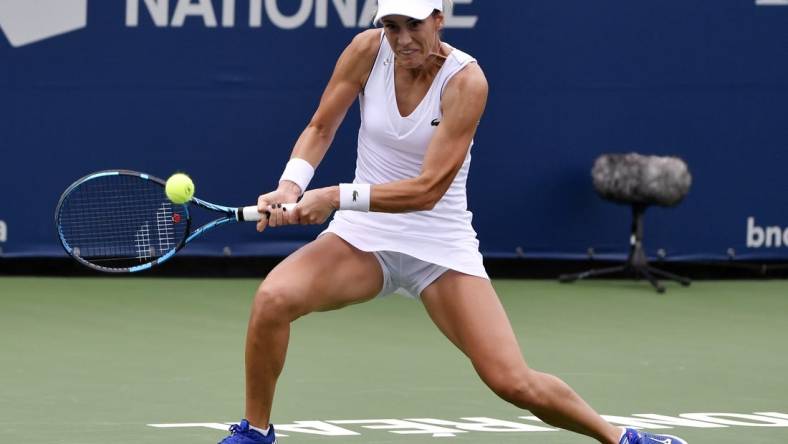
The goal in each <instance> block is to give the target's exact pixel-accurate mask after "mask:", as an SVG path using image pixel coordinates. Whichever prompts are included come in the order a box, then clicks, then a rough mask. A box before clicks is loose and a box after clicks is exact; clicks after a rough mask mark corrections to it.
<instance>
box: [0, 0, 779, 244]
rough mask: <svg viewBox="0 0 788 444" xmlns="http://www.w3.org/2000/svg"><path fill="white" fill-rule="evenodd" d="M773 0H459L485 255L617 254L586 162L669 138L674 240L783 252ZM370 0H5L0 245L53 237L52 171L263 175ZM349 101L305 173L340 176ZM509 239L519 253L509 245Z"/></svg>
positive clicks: (280, 157)
mask: <svg viewBox="0 0 788 444" xmlns="http://www.w3.org/2000/svg"><path fill="white" fill-rule="evenodd" d="M787 3H788V1H784V0H771V1H769V0H759V1H756V0H695V1H689V2H688V1H685V0H663V1H630V0H599V1H594V2H589V1H585V0H569V1H561V2H557V1H554V0H516V1H515V0H458V1H457V2H456V5H455V7H454V11H453V14H452V18H451V19H450V28H449V29H447V30H446V32H445V36H444V38H445V40H446V41H448V42H449V43H451V44H452V45H454V46H456V47H458V48H461V49H463V50H465V51H466V52H469V53H471V54H473V55H474V56H476V57H477V58H478V60H479V62H480V64H481V66H482V67H483V69H484V70H485V72H486V74H487V76H488V79H489V81H490V85H491V90H490V99H489V103H488V107H487V112H486V114H485V116H484V119H483V121H482V123H481V126H480V128H479V131H478V134H477V137H476V145H475V147H474V151H473V163H472V169H471V178H470V182H469V187H470V188H469V202H470V207H471V209H472V210H473V212H474V214H475V217H474V225H475V227H476V229H477V231H478V233H479V238H480V241H481V248H482V251H483V253H484V254H485V255H487V256H489V257H493V256H515V255H516V254H523V255H526V256H529V257H545V258H546V257H550V258H553V257H563V258H576V257H584V255H585V252H586V250H587V249H588V248H589V247H593V248H595V250H596V251H597V252H600V253H620V254H624V253H625V252H626V249H627V246H628V229H629V210H628V208H626V207H623V206H618V205H614V204H611V203H608V202H605V201H602V200H601V199H600V198H599V197H597V195H596V194H595V193H594V191H593V189H592V185H591V179H590V168H591V166H592V163H593V160H594V159H595V158H596V157H597V156H598V155H599V154H601V153H605V152H630V151H638V152H641V153H647V154H660V155H678V156H681V157H683V158H684V159H685V160H686V161H687V163H688V164H689V166H690V169H691V171H692V173H693V176H694V185H693V188H692V190H691V191H690V194H689V195H688V197H687V199H686V200H685V201H684V202H683V203H682V204H681V205H680V206H679V207H677V208H673V209H663V208H654V209H651V210H649V212H648V213H647V220H646V246H647V250H648V253H649V254H651V255H653V254H655V252H656V251H657V249H664V250H665V251H666V253H667V255H668V256H667V257H668V259H675V260H685V259H715V258H725V257H726V254H727V252H728V250H729V249H730V248H732V249H734V250H735V251H736V253H737V258H738V259H742V258H747V259H767V258H773V259H788V197H786V191H788V174H786V168H787V167H788V4H787ZM374 6H375V2H374V0H368V1H365V0H213V1H211V0H169V1H168V0H38V1H37V2H30V1H27V0H6V1H4V2H3V3H1V4H0V28H2V31H3V35H2V36H0V221H2V222H0V248H1V249H2V254H3V255H4V256H6V257H16V256H50V255H62V254H64V253H62V252H61V251H60V249H59V246H58V244H57V241H56V236H55V233H54V229H53V223H52V219H53V212H54V208H55V205H56V203H57V201H58V198H59V196H60V193H61V192H62V190H63V189H65V188H66V186H68V185H69V184H70V183H71V182H72V181H74V180H75V179H77V178H78V177H81V176H82V175H84V174H86V173H89V172H92V171H95V170H101V169H108V168H127V169H136V170H140V171H145V172H148V173H150V174H153V175H157V176H161V177H166V176H168V175H169V174H170V173H172V172H174V171H176V170H179V171H186V172H188V173H189V174H191V175H192V176H193V177H194V179H195V181H196V184H197V190H198V195H200V196H201V197H202V198H204V199H206V200H209V201H214V202H217V203H225V204H231V205H244V204H251V203H254V202H255V201H256V197H257V195H258V194H260V193H262V192H265V191H268V190H269V189H271V188H272V187H273V186H274V185H275V183H276V180H277V178H278V176H279V174H280V172H281V170H282V167H283V166H284V164H285V162H286V160H287V158H288V157H289V153H290V149H291V147H292V144H293V142H294V141H295V140H296V138H297V137H298V135H299V133H300V131H301V130H302V129H303V127H304V126H305V125H306V123H307V122H308V120H309V118H310V116H311V115H312V113H313V111H314V109H315V107H316V105H317V103H318V100H319V97H320V94H321V91H322V88H323V86H324V85H325V83H326V81H327V79H328V77H329V75H330V74H331V70H332V68H333V64H334V62H335V60H336V57H337V56H338V54H339V53H340V52H341V51H342V49H343V48H344V46H345V45H346V44H347V43H348V42H349V41H350V39H351V38H352V37H353V35H355V34H356V33H357V32H359V31H360V30H362V29H364V28H368V27H369V26H370V24H369V23H370V21H371V20H370V19H371V16H372V14H373V12H374ZM358 120H359V117H358V111H357V108H356V107H354V108H353V109H352V111H351V112H350V113H349V114H348V116H347V118H346V120H345V123H344V125H343V127H342V128H341V130H340V131H339V133H338V135H337V137H336V140H335V142H334V145H333V147H332V149H331V150H330V151H329V154H328V155H327V157H326V159H325V161H324V163H323V164H322V165H321V166H320V168H319V170H318V174H317V176H316V178H315V180H314V182H313V184H314V186H321V185H329V184H336V183H338V182H340V181H349V180H351V179H352V174H353V169H354V158H355V136H356V131H357V128H358V123H359V122H358ZM320 229H321V227H306V228H302V227H296V228H284V229H277V230H269V231H268V232H266V233H265V234H263V235H260V234H257V233H256V232H255V231H254V229H253V227H251V226H236V227H231V228H228V229H225V230H221V232H219V231H217V232H215V233H212V234H210V235H209V236H208V238H207V239H204V240H203V241H201V242H199V243H195V244H194V245H191V246H189V247H188V248H187V250H186V251H189V252H191V253H192V254H216V255H220V254H222V252H223V251H224V249H225V247H230V249H231V251H232V252H233V254H237V255H249V254H282V253H286V252H289V251H291V250H292V249H293V248H295V247H296V246H298V245H300V244H303V243H305V242H307V241H309V240H310V239H312V238H313V237H314V236H315V235H316V234H317V233H318V232H319V231H320ZM518 252H519V253H518Z"/></svg>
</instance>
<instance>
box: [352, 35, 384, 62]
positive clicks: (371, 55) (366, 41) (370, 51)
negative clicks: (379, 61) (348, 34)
mask: <svg viewBox="0 0 788 444" xmlns="http://www.w3.org/2000/svg"><path fill="white" fill-rule="evenodd" d="M380 33H381V31H380V29H367V30H365V31H361V32H359V33H358V34H356V36H355V37H353V40H352V41H351V42H350V45H349V46H348V49H349V50H350V51H352V53H353V54H354V55H356V56H358V57H361V58H367V59H371V60H370V63H374V61H375V57H377V55H378V51H379V50H380V40H381V38H380Z"/></svg>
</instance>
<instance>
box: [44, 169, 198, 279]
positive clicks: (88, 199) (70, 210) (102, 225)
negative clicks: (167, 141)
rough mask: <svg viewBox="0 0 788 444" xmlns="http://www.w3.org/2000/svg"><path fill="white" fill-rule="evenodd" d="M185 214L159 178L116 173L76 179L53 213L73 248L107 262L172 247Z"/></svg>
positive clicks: (118, 263)
mask: <svg viewBox="0 0 788 444" xmlns="http://www.w3.org/2000/svg"><path fill="white" fill-rule="evenodd" d="M187 219H188V213H187V211H186V208H185V207H184V206H182V205H173V204H172V203H171V202H170V201H169V200H168V199H167V198H166V196H165V195H164V188H163V187H162V186H161V185H160V184H158V183H156V182H153V181H150V180H147V179H144V178H142V177H139V176H132V175H122V174H121V175H112V176H101V177H96V178H92V179H90V180H87V181H85V182H83V183H81V184H80V185H78V186H77V187H76V188H75V189H73V190H72V191H71V192H70V193H69V194H68V196H67V197H66V198H65V200H64V202H63V204H62V206H61V210H60V213H59V225H60V230H61V236H62V237H63V240H64V243H66V244H67V245H68V246H69V247H70V248H71V249H72V252H73V254H74V255H75V256H78V257H80V258H82V259H83V260H85V261H88V262H92V263H101V264H102V266H105V267H110V268H125V267H130V266H134V265H139V264H141V263H146V262H151V261H153V260H156V259H157V258H159V257H161V256H162V255H164V254H166V253H167V252H169V251H170V250H172V249H174V248H176V247H177V246H178V245H179V244H180V242H181V239H183V237H184V236H185V234H186V228H187V225H188V224H187Z"/></svg>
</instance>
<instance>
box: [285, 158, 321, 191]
mask: <svg viewBox="0 0 788 444" xmlns="http://www.w3.org/2000/svg"><path fill="white" fill-rule="evenodd" d="M314 175H315V168H314V167H313V166H312V165H311V164H310V163H309V162H307V161H306V160H304V159H299V158H298V157H293V158H292V159H290V160H289V161H288V162H287V166H285V170H284V172H282V177H280V178H279V181H280V182H281V181H283V180H289V181H291V182H295V184H296V185H298V186H299V187H300V188H301V194H304V192H305V191H306V187H308V186H309V182H310V181H311V180H312V176H314Z"/></svg>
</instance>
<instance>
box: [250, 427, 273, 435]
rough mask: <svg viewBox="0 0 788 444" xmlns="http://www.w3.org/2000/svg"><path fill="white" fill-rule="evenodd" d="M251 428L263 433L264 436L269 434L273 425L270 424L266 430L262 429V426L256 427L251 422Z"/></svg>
mask: <svg viewBox="0 0 788 444" xmlns="http://www.w3.org/2000/svg"><path fill="white" fill-rule="evenodd" d="M249 428H250V429H252V430H254V431H256V432H260V433H262V434H263V436H268V431H269V430H271V426H270V425H269V426H268V427H267V428H266V429H265V430H263V429H261V428H260V427H255V426H253V425H251V424H249Z"/></svg>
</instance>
